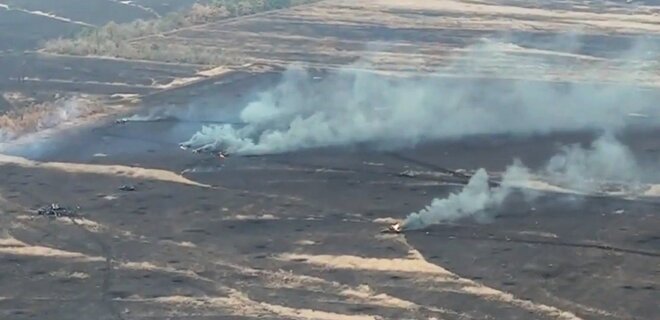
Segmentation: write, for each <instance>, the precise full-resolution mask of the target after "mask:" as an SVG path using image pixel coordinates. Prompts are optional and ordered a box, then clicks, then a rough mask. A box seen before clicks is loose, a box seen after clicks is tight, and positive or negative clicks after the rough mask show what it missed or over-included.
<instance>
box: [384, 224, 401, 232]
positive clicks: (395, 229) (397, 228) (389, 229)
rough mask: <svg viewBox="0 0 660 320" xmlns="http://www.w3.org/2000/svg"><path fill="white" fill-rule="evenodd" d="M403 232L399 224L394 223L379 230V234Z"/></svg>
mask: <svg viewBox="0 0 660 320" xmlns="http://www.w3.org/2000/svg"><path fill="white" fill-rule="evenodd" d="M402 231H403V228H402V227H401V224H400V223H395V224H393V225H390V226H388V227H387V228H385V229H383V230H381V232H380V233H401V232H402Z"/></svg>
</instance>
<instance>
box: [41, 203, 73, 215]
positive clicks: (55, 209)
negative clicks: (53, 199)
mask: <svg viewBox="0 0 660 320" xmlns="http://www.w3.org/2000/svg"><path fill="white" fill-rule="evenodd" d="M37 214H38V215H40V216H48V217H75V216H77V214H76V212H75V211H74V210H72V209H69V208H66V207H62V206H60V205H59V204H57V203H51V204H50V205H48V206H45V207H41V208H39V209H37Z"/></svg>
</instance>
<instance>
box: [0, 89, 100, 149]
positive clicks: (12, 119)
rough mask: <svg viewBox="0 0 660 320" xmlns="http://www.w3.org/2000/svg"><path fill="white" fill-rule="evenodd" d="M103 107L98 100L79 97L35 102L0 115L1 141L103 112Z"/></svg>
mask: <svg viewBox="0 0 660 320" xmlns="http://www.w3.org/2000/svg"><path fill="white" fill-rule="evenodd" d="M103 109H104V107H103V105H102V104H101V103H99V102H98V101H94V100H89V99H83V98H79V97H78V98H72V97H69V98H62V99H58V100H55V101H49V102H43V103H34V104H31V105H29V106H27V107H24V108H20V109H14V110H11V111H9V112H8V113H6V114H3V115H2V116H0V141H8V140H12V139H15V138H17V137H19V136H21V135H24V134H27V133H33V132H37V131H41V130H44V129H49V128H53V127H55V126H57V125H58V124H60V123H63V122H67V121H70V120H73V119H76V118H80V117H85V116H90V115H93V114H96V113H99V112H102V111H103Z"/></svg>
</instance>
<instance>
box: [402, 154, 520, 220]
mask: <svg viewBox="0 0 660 320" xmlns="http://www.w3.org/2000/svg"><path fill="white" fill-rule="evenodd" d="M529 175H530V174H529V170H528V169H527V168H526V167H525V166H523V165H522V163H521V162H519V161H514V163H513V165H511V166H509V167H508V168H507V170H506V172H505V173H504V175H503V176H502V182H501V184H500V185H499V186H498V187H493V188H491V187H490V186H489V179H488V173H487V172H486V170H485V169H483V168H482V169H479V170H477V172H476V173H475V174H474V175H473V176H472V177H471V178H470V181H469V182H468V184H467V185H466V186H465V187H464V188H463V190H461V192H459V193H452V194H450V195H449V196H448V197H447V198H444V199H438V198H436V199H433V201H432V202H431V204H430V205H428V206H427V207H426V208H424V209H422V210H420V211H418V212H414V213H411V214H410V215H409V216H408V217H407V218H406V219H405V220H404V221H403V223H402V227H403V228H404V229H406V230H412V229H421V228H424V227H426V226H429V225H432V224H438V223H441V222H448V221H454V220H458V219H461V218H465V217H471V216H476V215H478V214H481V213H483V212H484V210H489V209H495V208H497V207H499V206H500V205H501V204H502V202H503V201H504V200H505V199H506V197H507V196H508V195H509V194H510V193H511V192H512V191H513V190H514V188H515V186H517V185H519V184H524V181H527V180H529Z"/></svg>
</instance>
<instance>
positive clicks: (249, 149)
mask: <svg viewBox="0 0 660 320" xmlns="http://www.w3.org/2000/svg"><path fill="white" fill-rule="evenodd" d="M512 50H513V49H511V48H509V47H508V46H502V44H498V43H495V42H492V41H491V42H487V43H486V44H483V45H480V47H478V48H476V49H475V48H472V51H469V52H468V53H466V54H465V55H463V56H461V57H459V58H457V60H456V62H454V63H453V64H451V65H450V66H448V67H446V68H445V69H443V70H440V71H439V72H438V73H437V74H436V75H433V76H425V77H408V78H402V77H392V76H389V77H388V76H384V75H382V74H377V73H373V72H368V71H361V70H360V69H356V68H350V67H347V68H344V69H342V70H340V71H339V72H338V73H334V74H331V75H329V76H327V77H326V78H324V79H322V80H320V81H312V79H313V77H311V76H310V75H309V74H308V73H307V72H306V71H305V70H304V69H302V68H298V67H292V68H290V69H289V70H287V71H286V72H285V73H284V74H283V78H282V80H281V81H280V83H279V84H278V85H276V86H275V87H273V88H272V89H269V90H266V91H264V92H262V93H260V94H259V95H258V96H257V98H256V99H255V100H253V101H252V102H250V103H248V104H247V105H246V106H245V107H244V108H243V109H242V111H241V113H240V121H241V122H242V123H244V125H238V126H237V125H208V126H204V127H203V128H201V130H199V131H198V132H197V133H195V134H194V135H193V136H192V137H191V138H190V139H189V140H188V141H186V142H184V143H183V144H184V145H186V146H188V147H202V148H205V149H206V148H208V149H220V150H223V151H227V152H229V153H236V154H269V153H281V152H288V151H294V150H298V149H304V148H315V147H325V146H337V145H349V144H357V143H371V144H381V145H385V144H386V145H387V146H389V147H392V148H396V147H398V146H401V145H406V146H410V145H413V144H415V143H418V142H421V141H424V140H428V139H439V138H440V139H452V138H460V137H464V136H468V135H477V134H518V135H529V134H543V133H548V132H553V131H560V130H578V129H579V130H582V129H603V128H606V129H610V130H616V129H620V128H623V127H625V126H626V125H627V124H628V123H629V122H630V121H631V118H630V117H626V115H627V114H630V113H633V114H644V115H653V114H658V110H657V108H653V107H654V104H655V100H654V99H653V98H652V97H650V96H649V95H648V94H641V93H640V89H638V88H634V87H632V86H623V85H614V84H597V83H593V82H591V83H586V82H584V83H572V84H568V83H563V84H560V83H553V82H552V81H530V80H522V79H520V76H521V75H524V74H525V73H529V72H530V70H532V71H533V70H537V69H541V70H542V71H540V74H539V77H538V78H540V79H544V77H545V76H547V74H549V73H550V72H554V73H555V74H556V73H557V72H567V69H570V68H568V67H567V66H565V65H558V64H557V63H555V62H553V61H552V60H551V58H546V59H547V60H548V61H545V60H543V59H544V58H543V56H542V55H541V57H535V58H534V59H531V60H530V59H527V60H524V59H522V58H521V56H520V55H516V54H515V50H513V52H514V53H511V52H512ZM502 59H506V60H508V61H511V60H513V61H520V63H522V64H524V65H525V66H524V67H515V65H516V64H513V65H514V67H512V68H508V65H507V68H499V69H497V70H495V71H496V73H497V79H485V78H484V76H483V75H484V74H485V72H486V71H484V70H491V71H492V70H493V69H492V68H494V67H496V66H495V65H494V63H496V62H498V61H502ZM537 67H538V68H537ZM601 67H602V68H605V67H604V66H598V65H596V66H595V67H594V70H591V71H593V73H594V74H593V77H592V80H593V79H595V78H598V75H597V74H596V73H597V69H599V68H601ZM544 70H545V71H544ZM558 70H559V71H558ZM632 71H635V70H632V69H631V72H632ZM589 72H590V70H586V71H585V72H583V74H588V73H589ZM546 73H547V74H546ZM457 74H458V75H461V76H460V77H456V76H447V75H457ZM634 74H638V73H634ZM478 76H481V78H479V77H478ZM506 79H508V80H506ZM516 79H518V80H516ZM654 119H657V118H654ZM653 121H655V120H653Z"/></svg>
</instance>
